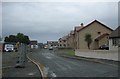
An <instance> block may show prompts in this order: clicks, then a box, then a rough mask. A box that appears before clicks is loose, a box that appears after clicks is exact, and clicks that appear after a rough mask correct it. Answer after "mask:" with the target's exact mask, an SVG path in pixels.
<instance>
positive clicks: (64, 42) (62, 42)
mask: <svg viewBox="0 0 120 79" xmlns="http://www.w3.org/2000/svg"><path fill="white" fill-rule="evenodd" d="M67 38H68V36H63V37H62V38H60V39H59V40H58V43H59V48H67V47H68V46H67V45H68V43H67Z"/></svg>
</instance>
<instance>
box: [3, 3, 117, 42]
mask: <svg viewBox="0 0 120 79" xmlns="http://www.w3.org/2000/svg"><path fill="white" fill-rule="evenodd" d="M2 4H3V5H2V16H3V18H2V25H3V36H6V35H9V34H16V33H18V32H23V33H25V34H27V35H29V36H30V38H31V39H38V40H39V41H40V42H41V41H43V42H45V41H46V40H57V39H58V38H59V37H61V36H63V35H66V34H67V33H69V31H70V30H72V29H73V28H74V26H76V25H79V24H81V23H84V24H87V23H89V22H91V21H93V20H95V19H97V20H100V21H102V22H103V23H105V24H107V25H108V26H110V27H111V28H116V26H117V23H118V21H117V19H118V18H117V17H118V12H117V10H118V6H117V2H112V3H111V2H3V3H2Z"/></svg>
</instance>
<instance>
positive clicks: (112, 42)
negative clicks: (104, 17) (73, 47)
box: [109, 26, 120, 50]
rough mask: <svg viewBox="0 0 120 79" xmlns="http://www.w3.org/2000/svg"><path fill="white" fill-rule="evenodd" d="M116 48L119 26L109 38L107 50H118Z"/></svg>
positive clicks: (118, 43) (119, 40) (118, 44)
mask: <svg viewBox="0 0 120 79" xmlns="http://www.w3.org/2000/svg"><path fill="white" fill-rule="evenodd" d="M118 47H120V26H119V27H118V28H116V30H114V31H113V32H112V33H111V34H110V36H109V49H110V50H118Z"/></svg>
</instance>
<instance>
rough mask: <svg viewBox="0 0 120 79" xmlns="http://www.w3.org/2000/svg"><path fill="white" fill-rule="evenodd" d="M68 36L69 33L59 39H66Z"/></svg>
mask: <svg viewBox="0 0 120 79" xmlns="http://www.w3.org/2000/svg"><path fill="white" fill-rule="evenodd" d="M67 38H68V35H66V36H63V37H62V38H60V39H59V40H66V39H67Z"/></svg>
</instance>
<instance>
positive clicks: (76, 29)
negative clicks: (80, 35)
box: [74, 26, 84, 31]
mask: <svg viewBox="0 0 120 79" xmlns="http://www.w3.org/2000/svg"><path fill="white" fill-rule="evenodd" d="M83 27H84V26H77V27H75V28H74V31H79V30H80V29H82V28H83Z"/></svg>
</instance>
